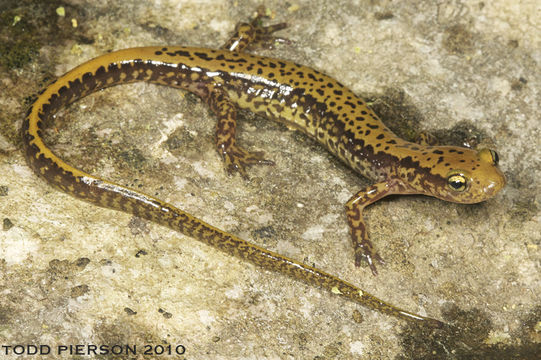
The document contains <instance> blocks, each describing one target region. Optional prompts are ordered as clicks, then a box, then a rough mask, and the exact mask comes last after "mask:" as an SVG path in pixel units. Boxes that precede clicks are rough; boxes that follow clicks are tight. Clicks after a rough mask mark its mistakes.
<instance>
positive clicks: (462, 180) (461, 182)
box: [447, 174, 467, 192]
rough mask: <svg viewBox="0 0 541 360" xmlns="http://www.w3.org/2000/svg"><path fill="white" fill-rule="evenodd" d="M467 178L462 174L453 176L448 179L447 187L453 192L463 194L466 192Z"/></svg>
mask: <svg viewBox="0 0 541 360" xmlns="http://www.w3.org/2000/svg"><path fill="white" fill-rule="evenodd" d="M466 184H467V181H466V177H465V176H464V175H462V174H453V175H450V176H449V177H448V178H447V185H448V186H449V188H450V189H451V190H453V191H459V192H462V191H464V190H466Z"/></svg>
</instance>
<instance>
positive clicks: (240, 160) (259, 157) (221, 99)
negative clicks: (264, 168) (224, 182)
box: [207, 89, 274, 178]
mask: <svg viewBox="0 0 541 360" xmlns="http://www.w3.org/2000/svg"><path fill="white" fill-rule="evenodd" d="M207 102H208V105H209V107H210V108H211V110H212V111H213V112H214V113H215V114H216V116H217V117H218V123H217V125H216V139H215V140H216V148H217V150H218V152H219V153H220V155H221V156H222V158H223V160H224V162H225V167H226V169H227V171H228V172H229V173H233V172H235V171H238V172H239V173H240V174H241V175H242V177H244V178H247V174H246V167H247V166H251V165H256V164H263V165H274V162H272V161H271V160H266V159H265V158H264V153H263V152H262V151H255V152H249V151H247V150H245V149H243V148H242V147H240V146H239V145H237V142H236V132H237V108H236V106H235V104H234V103H233V102H232V101H231V99H230V98H229V97H228V96H227V94H226V93H225V92H223V91H221V90H219V89H214V90H212V91H211V92H210V94H209V96H208V98H207Z"/></svg>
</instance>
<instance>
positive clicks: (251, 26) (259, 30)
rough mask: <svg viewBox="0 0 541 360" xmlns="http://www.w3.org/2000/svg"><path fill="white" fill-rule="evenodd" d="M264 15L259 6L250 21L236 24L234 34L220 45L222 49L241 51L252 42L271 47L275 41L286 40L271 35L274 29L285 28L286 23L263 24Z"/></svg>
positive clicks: (285, 40) (252, 43)
mask: <svg viewBox="0 0 541 360" xmlns="http://www.w3.org/2000/svg"><path fill="white" fill-rule="evenodd" d="M265 17H267V16H266V15H264V9H261V8H259V9H258V10H257V16H256V17H255V18H254V19H253V20H252V21H251V22H250V23H240V24H238V25H237V28H236V30H235V34H234V35H233V36H232V37H231V38H230V39H229V40H228V41H227V42H226V43H225V44H224V45H223V46H222V49H227V50H229V51H236V52H242V51H244V50H246V48H247V47H248V46H251V45H254V44H259V45H261V46H262V47H265V48H272V45H273V44H274V43H275V42H288V40H287V39H284V38H281V37H275V36H272V35H271V34H272V33H274V32H275V31H278V30H282V29H284V28H286V27H287V24H286V23H280V24H275V25H270V26H263V25H262V19H263V18H265Z"/></svg>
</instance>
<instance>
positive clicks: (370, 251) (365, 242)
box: [346, 181, 396, 275]
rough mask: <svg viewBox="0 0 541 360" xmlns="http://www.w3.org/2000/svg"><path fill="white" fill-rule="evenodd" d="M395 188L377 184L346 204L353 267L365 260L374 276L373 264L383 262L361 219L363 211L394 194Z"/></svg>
mask: <svg viewBox="0 0 541 360" xmlns="http://www.w3.org/2000/svg"><path fill="white" fill-rule="evenodd" d="M395 187H396V185H395V184H394V182H392V181H389V182H381V183H377V184H374V185H371V186H369V187H367V188H365V189H362V190H361V191H359V192H358V193H357V194H355V195H353V196H352V197H351V198H350V199H349V201H348V202H347V203H346V215H347V219H348V224H349V228H350V232H351V240H352V242H353V250H354V252H355V266H360V265H361V261H362V260H363V259H365V260H366V261H367V262H368V265H369V266H370V269H371V270H372V273H373V274H374V275H377V274H378V271H377V270H376V264H375V262H376V261H377V262H379V263H381V264H384V262H383V259H382V258H381V256H380V255H379V254H378V253H377V251H376V249H375V248H374V245H373V244H372V242H371V241H370V238H369V236H368V232H367V229H366V223H365V222H364V219H363V210H364V208H365V207H366V206H368V205H370V204H372V203H374V202H376V201H378V200H379V199H381V198H383V197H385V196H387V195H390V194H393V193H396V189H395Z"/></svg>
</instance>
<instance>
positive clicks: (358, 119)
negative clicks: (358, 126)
mask: <svg viewBox="0 0 541 360" xmlns="http://www.w3.org/2000/svg"><path fill="white" fill-rule="evenodd" d="M355 120H357V121H364V116H357V117H356V118H355Z"/></svg>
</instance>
